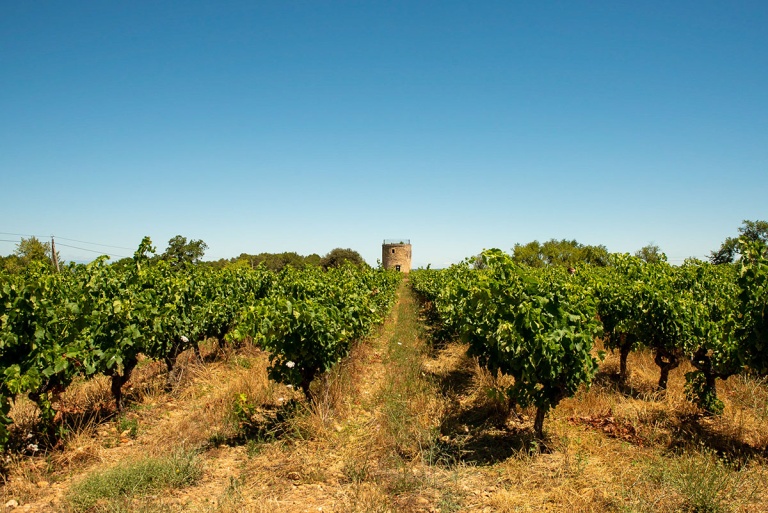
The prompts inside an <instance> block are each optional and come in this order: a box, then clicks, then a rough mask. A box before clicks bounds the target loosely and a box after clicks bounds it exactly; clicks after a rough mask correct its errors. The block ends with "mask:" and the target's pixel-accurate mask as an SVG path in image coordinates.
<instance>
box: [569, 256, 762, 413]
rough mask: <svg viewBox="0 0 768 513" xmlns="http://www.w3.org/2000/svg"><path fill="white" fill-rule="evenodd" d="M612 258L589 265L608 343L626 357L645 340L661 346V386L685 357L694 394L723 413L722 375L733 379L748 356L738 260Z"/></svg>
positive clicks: (656, 354)
mask: <svg viewBox="0 0 768 513" xmlns="http://www.w3.org/2000/svg"><path fill="white" fill-rule="evenodd" d="M611 264H612V265H611V266H609V267H608V268H605V269H591V270H588V271H587V272H585V273H584V276H585V279H586V280H587V281H588V282H590V283H591V284H592V286H593V290H594V291H595V295H596V297H597V299H598V314H599V316H600V319H601V321H602V322H603V327H604V342H605V345H606V347H608V348H611V349H618V350H619V351H620V354H621V372H620V377H621V379H622V380H626V378H627V368H626V360H627V355H628V354H629V352H630V351H632V350H635V349H637V348H639V347H641V346H645V347H648V348H650V349H651V350H652V351H653V352H654V361H655V362H656V364H657V365H658V366H659V369H660V374H659V383H658V386H659V388H660V389H665V388H666V386H667V381H668V378H669V372H670V371H671V370H672V369H674V368H676V367H677V366H679V364H680V362H681V361H683V360H689V361H690V362H691V364H692V365H693V366H694V368H695V369H696V370H695V371H693V372H689V373H687V374H686V381H687V385H686V389H687V392H688V394H689V396H690V398H691V399H693V400H695V401H696V402H697V403H698V404H699V405H700V406H701V407H702V408H703V409H704V410H705V411H708V412H711V413H719V412H721V411H722V408H723V405H722V402H721V401H720V400H719V399H718V398H717V393H716V388H715V382H716V381H715V380H716V379H717V378H721V379H727V378H728V377H729V376H732V375H733V374H736V373H738V372H740V371H741V370H742V369H743V367H744V366H745V365H746V364H747V360H748V358H749V355H748V353H747V352H746V351H745V350H744V347H743V345H742V344H741V343H740V339H739V337H738V329H737V328H738V326H739V324H740V321H739V318H738V312H739V301H738V292H739V287H738V284H737V280H736V278H737V274H736V268H735V267H734V266H730V265H717V266H716V265H713V264H709V263H705V262H699V261H689V262H686V263H685V264H684V265H682V266H680V267H673V266H670V265H669V264H667V263H666V262H658V263H647V262H644V261H642V260H641V259H639V258H636V257H632V256H629V255H613V256H612V261H611Z"/></svg>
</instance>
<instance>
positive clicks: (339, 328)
mask: <svg viewBox="0 0 768 513" xmlns="http://www.w3.org/2000/svg"><path fill="white" fill-rule="evenodd" d="M400 278H401V275H400V274H399V273H395V272H392V271H384V270H380V269H361V268H359V267H355V266H351V265H348V266H344V267H340V268H335V269H329V270H328V271H322V270H321V269H319V268H305V269H301V270H296V269H293V268H287V269H285V270H284V271H282V272H281V273H280V275H279V276H278V277H277V279H276V282H275V284H274V287H273V289H272V292H271V293H270V294H269V295H268V296H267V297H266V298H264V300H263V301H260V302H257V303H255V304H253V305H251V306H249V307H248V308H246V309H245V310H243V311H242V312H241V316H240V320H239V321H238V326H237V328H236V329H235V330H234V331H233V332H232V334H231V337H230V338H233V339H242V338H244V337H246V336H250V337H252V338H253V340H254V343H256V344H258V345H260V346H261V347H263V348H265V349H266V350H267V351H269V353H270V367H269V375H270V378H272V379H274V380H276V381H278V382H281V383H286V384H289V385H291V386H296V387H299V388H301V390H302V391H304V393H305V394H306V395H307V397H310V384H311V382H312V381H313V380H314V379H315V377H316V376H317V375H318V374H320V373H323V372H325V371H327V370H329V369H330V368H331V367H332V366H333V365H335V364H336V363H337V362H338V361H340V360H341V359H342V358H344V357H345V356H346V355H347V354H348V353H349V350H350V348H351V344H352V342H353V341H355V340H357V339H359V338H361V337H362V336H363V335H365V334H366V333H368V331H369V330H370V329H371V327H372V326H374V325H376V324H380V323H381V322H383V320H384V317H385V316H386V314H387V313H388V312H389V310H390V309H391V306H392V304H393V301H394V298H395V290H396V286H397V284H398V283H399V281H400Z"/></svg>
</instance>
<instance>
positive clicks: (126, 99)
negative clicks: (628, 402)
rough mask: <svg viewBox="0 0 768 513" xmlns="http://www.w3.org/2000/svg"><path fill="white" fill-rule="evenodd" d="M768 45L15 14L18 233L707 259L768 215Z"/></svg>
mask: <svg viewBox="0 0 768 513" xmlns="http://www.w3.org/2000/svg"><path fill="white" fill-rule="evenodd" d="M767 27H768V2H765V1H763V0H761V1H752V2H748V1H743V2H734V1H721V2H712V1H704V0H697V1H675V2H669V1H644V2H616V1H605V2H577V1H559V2H543V1H542V2H538V1H537V2H513V1H508V0H507V1H498V2H467V1H465V2H452V1H434V2H432V1H429V2H427V1H414V0H408V1H357V2H352V1H338V2H333V1H322V2H321V1H306V2H301V1H289V0H286V1H259V2H256V1H241V2H232V1H208V2H198V1H190V0H185V1H176V2H160V1H154V0H153V1H131V2H116V1H103V0H98V1H89V2H83V1H70V2H60V1H55V2H54V1H49V2H42V1H41V2H15V1H4V2H2V3H0V232H4V233H21V234H36V235H50V234H55V235H56V236H57V237H65V238H69V239H76V240H80V241H86V242H94V243H100V244H107V245H113V246H122V247H127V248H135V247H136V246H138V243H139V241H140V240H141V238H142V236H144V235H149V236H150V237H152V239H153V241H154V242H155V243H156V244H157V245H158V247H159V249H160V250H162V249H164V248H165V246H166V244H167V241H168V239H170V238H171V237H173V236H174V235H177V234H181V235H184V236H186V237H189V238H194V239H203V240H204V241H205V242H206V243H207V244H208V245H209V249H208V251H207V253H206V259H218V258H222V257H232V256H237V255H238V254H240V253H242V252H247V253H259V252H262V251H268V252H282V251H296V252H298V253H302V254H308V253H319V254H324V253H326V252H328V251H329V250H331V249H332V248H334V247H351V248H353V249H355V250H357V251H359V252H360V253H361V254H362V255H363V256H364V257H365V258H366V260H368V262H369V263H371V264H374V263H375V261H376V259H377V258H380V257H381V249H380V248H381V241H382V239H384V238H399V237H403V238H410V239H411V241H412V243H413V255H414V264H415V265H416V266H419V265H426V264H427V263H432V264H433V265H434V266H442V265H445V264H447V263H450V262H455V261H459V260H461V259H462V258H464V257H467V256H470V255H473V254H476V253H478V252H479V251H481V250H482V249H483V248H489V247H499V248H502V249H505V250H509V249H510V248H512V246H513V245H514V244H515V243H516V242H522V243H525V242H529V241H531V240H534V239H538V240H539V241H544V240H548V239H550V238H557V239H561V238H567V239H576V240H578V241H579V242H581V243H584V244H604V245H606V246H607V247H608V249H609V250H610V251H621V252H624V251H629V252H634V251H635V250H637V249H639V248H640V247H642V246H644V245H646V244H648V243H650V242H654V243H656V244H657V245H659V246H660V247H661V249H662V250H663V251H665V252H666V253H667V255H668V256H669V257H670V259H671V260H672V261H673V262H675V263H676V262H679V261H682V259H683V258H685V257H688V256H697V257H705V256H706V255H707V254H708V253H709V251H711V250H713V249H716V248H717V247H718V246H719V244H720V243H721V242H722V241H723V239H724V238H725V237H727V236H732V235H735V234H736V231H737V228H738V227H739V226H740V224H741V221H742V220H743V219H750V220H756V219H768V28H767ZM15 238H17V237H15V236H11V235H0V239H8V240H14V239H15ZM61 242H62V243H65V244H69V245H72V246H78V247H82V248H90V249H95V250H98V249H104V248H100V247H96V246H92V245H85V244H83V243H75V242H72V241H65V240H63V239H62V240H61ZM13 249H14V243H13V242H0V254H10V253H11V252H12V251H13ZM59 249H60V252H61V254H62V257H63V258H64V259H67V260H88V259H91V258H92V257H93V256H94V253H89V252H84V251H82V250H77V249H74V248H69V247H60V248H59ZM108 251H109V252H111V253H113V254H117V255H130V254H131V251H130V250H120V249H116V248H111V249H108Z"/></svg>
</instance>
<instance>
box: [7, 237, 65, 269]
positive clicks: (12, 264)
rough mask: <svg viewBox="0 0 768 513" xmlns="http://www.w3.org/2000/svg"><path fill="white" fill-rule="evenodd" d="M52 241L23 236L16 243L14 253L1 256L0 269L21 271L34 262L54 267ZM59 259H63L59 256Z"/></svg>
mask: <svg viewBox="0 0 768 513" xmlns="http://www.w3.org/2000/svg"><path fill="white" fill-rule="evenodd" d="M51 255H52V253H51V243H50V242H42V241H40V240H39V239H38V238H37V237H29V238H26V239H25V238H23V237H22V239H21V241H20V242H19V243H18V244H17V245H16V249H15V250H14V252H13V255H9V256H7V257H0V270H3V271H5V272H8V273H12V274H13V273H20V272H22V271H24V270H25V269H27V268H28V267H29V266H30V265H31V264H32V263H33V262H35V263H36V265H38V266H43V267H48V268H51V269H52V268H53V263H52V262H51ZM57 256H58V253H57ZM59 261H61V259H60V258H59Z"/></svg>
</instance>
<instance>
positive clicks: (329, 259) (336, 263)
mask: <svg viewBox="0 0 768 513" xmlns="http://www.w3.org/2000/svg"><path fill="white" fill-rule="evenodd" d="M345 264H352V265H357V266H365V267H367V265H368V264H366V263H365V260H363V257H362V256H360V253H358V252H357V251H355V250H353V249H350V248H346V249H342V248H335V249H332V250H331V251H330V252H329V253H328V254H327V255H325V256H324V257H323V258H322V259H321V260H320V266H321V267H322V268H323V269H331V268H333V267H341V266H343V265H345Z"/></svg>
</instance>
